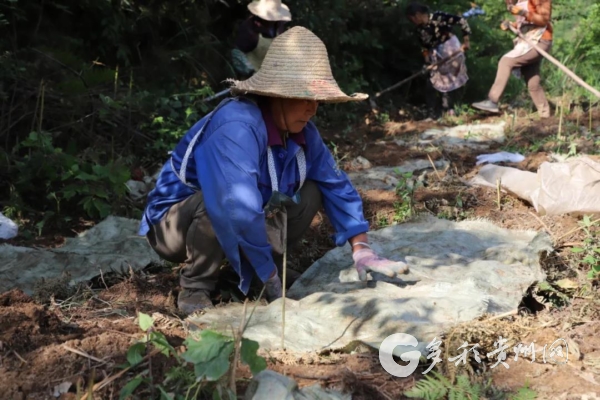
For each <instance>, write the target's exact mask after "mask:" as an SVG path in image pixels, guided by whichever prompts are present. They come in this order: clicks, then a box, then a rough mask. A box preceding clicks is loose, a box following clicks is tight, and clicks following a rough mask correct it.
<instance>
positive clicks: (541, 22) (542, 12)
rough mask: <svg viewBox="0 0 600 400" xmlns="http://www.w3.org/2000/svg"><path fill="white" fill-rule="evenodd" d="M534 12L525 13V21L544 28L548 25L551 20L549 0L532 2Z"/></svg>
mask: <svg viewBox="0 0 600 400" xmlns="http://www.w3.org/2000/svg"><path fill="white" fill-rule="evenodd" d="M534 3H535V6H536V7H535V10H536V12H533V11H530V12H528V13H527V17H526V19H527V21H529V22H531V23H533V24H535V25H537V26H546V25H548V24H549V23H550V18H552V3H551V2H550V0H537V1H534Z"/></svg>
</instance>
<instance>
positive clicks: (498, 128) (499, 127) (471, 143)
mask: <svg viewBox="0 0 600 400" xmlns="http://www.w3.org/2000/svg"><path fill="white" fill-rule="evenodd" d="M505 126H506V123H505V122H504V121H502V122H500V123H498V124H473V125H459V126H454V127H450V128H444V129H428V130H426V131H425V132H423V133H422V134H421V136H420V139H421V140H420V143H421V144H426V143H433V144H437V145H442V146H447V147H469V148H474V149H477V148H487V147H488V146H489V145H490V144H491V143H504V141H505V140H506V136H505V133H504V128H505Z"/></svg>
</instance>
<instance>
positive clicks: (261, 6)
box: [248, 2, 292, 22]
mask: <svg viewBox="0 0 600 400" xmlns="http://www.w3.org/2000/svg"><path fill="white" fill-rule="evenodd" d="M248 10H250V12H251V13H252V14H254V15H256V16H257V17H260V18H262V19H264V20H265V21H272V22H274V21H287V22H289V21H291V20H292V13H291V12H290V8H289V7H288V6H286V5H285V4H281V6H279V7H277V8H272V7H268V6H266V5H265V3H263V2H252V3H250V4H248Z"/></svg>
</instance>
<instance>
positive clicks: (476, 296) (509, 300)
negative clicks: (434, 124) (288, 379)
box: [189, 217, 551, 355]
mask: <svg viewBox="0 0 600 400" xmlns="http://www.w3.org/2000/svg"><path fill="white" fill-rule="evenodd" d="M370 240H371V242H372V246H373V248H374V249H375V251H377V252H378V253H379V254H381V255H383V256H386V257H388V258H391V259H396V260H403V259H405V260H406V261H407V262H408V264H409V265H410V268H411V272H410V273H409V274H408V275H403V276H402V277H401V279H398V278H394V279H391V278H388V277H384V276H377V275H376V276H371V277H370V280H369V281H368V282H360V281H359V280H358V275H357V273H356V270H355V269H354V267H353V265H352V258H351V255H350V249H349V247H348V246H346V247H343V248H336V249H334V250H331V251H330V252H329V253H327V254H326V255H325V256H324V257H323V258H321V259H320V260H318V261H317V262H316V263H314V264H313V265H312V266H311V267H310V268H309V269H308V270H307V271H306V272H305V273H304V274H303V275H302V276H301V277H300V278H299V279H298V280H297V281H296V282H295V283H294V285H293V286H292V287H291V288H290V290H289V291H288V293H287V296H288V299H287V300H286V322H285V326H286V331H285V347H286V349H288V350H290V351H294V352H311V351H323V350H327V349H339V348H344V347H346V346H348V345H351V344H352V343H356V342H362V343H365V344H367V345H369V346H372V347H374V348H378V347H379V345H380V344H381V342H382V341H383V340H384V339H385V338H386V337H387V336H389V335H391V334H393V333H408V334H411V335H413V336H415V337H416V338H417V340H418V342H419V346H418V348H417V349H418V350H419V351H421V353H422V354H423V355H426V354H427V351H426V350H425V347H426V346H427V344H428V343H429V342H430V341H431V340H432V339H433V338H434V337H435V336H438V337H439V335H440V333H441V332H442V331H443V330H444V329H445V328H447V327H448V326H450V325H453V324H456V323H460V322H465V321H470V320H473V319H475V318H477V317H479V316H481V315H482V314H485V313H503V312H507V311H511V310H513V309H515V308H517V306H518V305H519V303H520V301H521V299H522V297H523V295H524V293H525V292H526V290H527V289H528V287H530V285H532V284H534V283H535V282H537V281H540V280H543V279H545V274H544V273H543V271H542V269H541V266H540V263H539V259H540V254H541V252H544V251H550V250H551V241H550V238H549V237H548V236H547V235H546V234H545V233H539V234H538V233H536V232H534V231H527V232H522V231H512V230H506V229H502V228H499V227H497V226H495V225H493V224H492V223H490V222H486V221H481V220H477V221H462V222H459V223H455V222H451V221H447V220H441V219H436V218H433V217H422V218H421V219H419V220H417V221H415V222H412V223H408V224H403V225H397V226H391V227H388V228H385V229H382V230H379V231H376V232H372V233H371V234H370ZM282 301H283V300H282V299H280V300H277V301H275V302H273V303H271V304H269V305H267V306H261V307H257V309H256V311H255V312H254V314H253V316H252V320H251V321H250V323H249V325H248V328H247V330H246V332H245V336H246V337H248V338H250V339H253V340H256V341H258V342H259V343H260V346H261V348H263V349H266V350H269V349H270V350H276V349H280V348H281V326H282V303H281V302H282ZM248 313H249V312H248ZM241 314H242V306H241V305H239V304H238V305H230V306H227V307H223V308H217V309H215V310H210V311H208V312H207V313H206V314H203V315H200V316H191V317H189V318H190V320H191V321H192V322H193V323H192V324H190V326H192V327H193V326H197V325H196V324H200V326H205V327H210V328H211V329H216V330H220V331H223V332H230V329H231V328H230V327H231V326H233V327H237V326H239V322H240V321H239V319H240V318H241ZM404 350H406V349H404ZM411 350H414V348H412V349H411ZM402 352H403V348H402V347H401V346H400V347H397V348H396V350H395V354H401V353H402Z"/></svg>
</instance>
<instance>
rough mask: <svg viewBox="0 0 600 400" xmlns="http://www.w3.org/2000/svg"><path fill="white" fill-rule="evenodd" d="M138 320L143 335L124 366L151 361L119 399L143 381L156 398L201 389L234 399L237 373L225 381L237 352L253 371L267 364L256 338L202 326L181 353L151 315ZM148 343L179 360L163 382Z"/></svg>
mask: <svg viewBox="0 0 600 400" xmlns="http://www.w3.org/2000/svg"><path fill="white" fill-rule="evenodd" d="M244 317H245V315H244ZM138 323H139V326H140V329H141V330H142V331H143V332H144V337H143V338H142V339H141V340H139V341H137V342H136V343H134V344H133V345H132V346H131V347H130V348H129V350H128V351H127V363H126V364H124V365H122V366H121V367H122V368H126V369H133V368H135V367H139V366H142V365H144V366H146V364H144V363H143V362H144V361H145V360H148V364H147V367H146V368H144V369H143V370H142V371H141V372H139V373H137V374H136V375H135V377H134V378H133V379H131V380H130V381H129V382H127V384H126V385H125V386H123V388H122V389H121V393H120V397H119V398H120V399H126V398H128V397H129V396H131V395H132V394H133V393H134V392H135V391H136V390H137V389H138V388H140V387H141V386H142V385H145V386H147V387H148V389H149V391H150V393H151V395H150V398H152V399H154V398H155V396H154V393H155V392H158V393H159V394H160V395H159V397H158V398H160V399H161V400H163V399H165V400H183V399H186V400H187V399H189V398H197V396H198V394H199V393H200V392H201V391H202V392H208V393H212V398H214V399H225V398H228V399H235V398H236V394H235V374H234V373H231V382H229V385H226V382H225V381H226V380H227V379H226V375H227V372H228V371H235V368H236V364H237V362H236V361H237V360H238V355H239V359H240V360H241V362H242V363H244V364H246V365H248V367H249V368H250V371H251V372H252V374H254V375H256V374H258V373H259V372H261V371H262V370H264V369H265V368H266V367H267V362H266V360H265V359H264V358H263V357H260V356H258V355H257V351H258V347H259V345H258V343H257V342H255V341H253V340H250V339H247V338H244V337H241V336H240V337H237V336H236V337H229V336H225V335H222V334H220V333H217V332H213V331H211V330H203V331H201V332H199V334H197V335H190V336H188V338H186V340H185V341H184V346H185V351H184V352H182V353H181V354H180V353H178V352H177V351H176V350H175V348H173V346H171V344H169V342H168V340H167V338H166V337H165V335H164V334H163V333H161V332H158V331H157V330H155V329H154V320H153V319H152V317H150V316H149V315H147V314H144V313H139V314H138ZM241 333H243V330H242V332H241ZM238 336H239V335H238ZM149 345H150V346H152V347H153V348H154V351H153V353H162V354H163V355H164V356H165V357H168V358H171V359H173V360H174V361H175V362H176V365H175V366H174V367H172V368H171V369H169V371H167V372H166V374H165V378H164V380H163V381H162V382H161V383H157V382H154V380H153V376H152V364H151V360H152V355H153V353H150V354H148V355H145V354H146V352H147V350H148V349H147V347H148V346H149ZM232 359H233V362H232ZM190 367H192V368H190Z"/></svg>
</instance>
